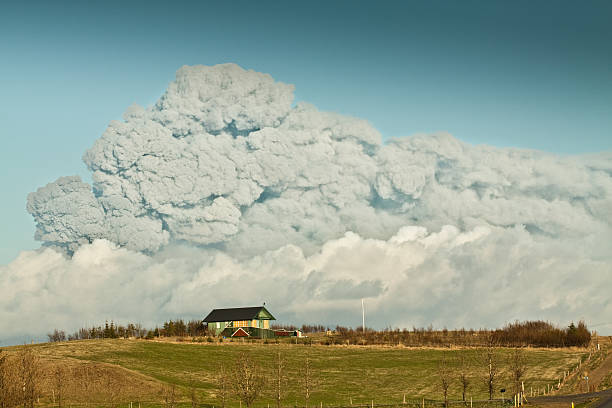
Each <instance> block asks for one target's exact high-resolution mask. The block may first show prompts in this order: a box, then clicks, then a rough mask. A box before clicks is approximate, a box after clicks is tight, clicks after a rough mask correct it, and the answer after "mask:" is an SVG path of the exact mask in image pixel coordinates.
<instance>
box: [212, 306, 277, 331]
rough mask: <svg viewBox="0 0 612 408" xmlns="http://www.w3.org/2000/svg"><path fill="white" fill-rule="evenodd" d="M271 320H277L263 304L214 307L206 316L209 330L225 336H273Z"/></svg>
mask: <svg viewBox="0 0 612 408" xmlns="http://www.w3.org/2000/svg"><path fill="white" fill-rule="evenodd" d="M270 320H276V318H274V316H272V313H270V312H269V311H268V310H267V309H266V308H265V307H263V306H255V307H237V308H232V309H213V311H212V312H210V313H209V314H208V316H206V317H205V318H204V323H206V325H207V328H208V332H209V333H211V334H213V335H215V336H218V335H222V336H223V337H253V338H271V337H274V331H273V330H270ZM239 329H241V330H239Z"/></svg>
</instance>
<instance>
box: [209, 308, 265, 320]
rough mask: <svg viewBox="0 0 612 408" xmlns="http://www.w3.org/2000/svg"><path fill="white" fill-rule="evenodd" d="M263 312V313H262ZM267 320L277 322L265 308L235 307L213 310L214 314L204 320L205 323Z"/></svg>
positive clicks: (211, 313)
mask: <svg viewBox="0 0 612 408" xmlns="http://www.w3.org/2000/svg"><path fill="white" fill-rule="evenodd" d="M262 312H263V313H262ZM253 319H266V320H276V319H275V318H274V316H272V313H270V312H268V310H267V309H266V308H265V307H263V306H255V307H235V308H232V309H213V311H212V312H210V313H209V314H208V316H206V317H205V318H204V322H206V323H212V322H229V321H232V320H253Z"/></svg>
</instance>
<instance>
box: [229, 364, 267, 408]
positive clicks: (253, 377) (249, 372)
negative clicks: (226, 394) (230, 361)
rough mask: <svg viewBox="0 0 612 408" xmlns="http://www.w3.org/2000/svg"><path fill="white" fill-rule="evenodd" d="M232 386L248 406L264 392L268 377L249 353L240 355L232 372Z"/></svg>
mask: <svg viewBox="0 0 612 408" xmlns="http://www.w3.org/2000/svg"><path fill="white" fill-rule="evenodd" d="M230 378H231V386H232V388H233V391H234V393H235V394H236V396H237V397H238V399H240V401H242V402H243V403H244V404H245V405H246V407H247V408H251V407H252V406H253V402H255V400H256V399H257V397H259V395H260V394H261V393H262V392H263V390H264V387H265V383H266V377H265V375H264V373H263V371H262V369H261V367H260V366H259V364H257V363H256V362H255V361H254V360H253V359H252V358H251V357H250V356H249V355H248V354H246V353H241V354H239V355H238V358H237V360H236V363H235V364H234V367H233V370H232V371H231V373H230Z"/></svg>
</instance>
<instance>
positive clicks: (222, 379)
mask: <svg viewBox="0 0 612 408" xmlns="http://www.w3.org/2000/svg"><path fill="white" fill-rule="evenodd" d="M229 380H230V379H229V374H228V372H227V370H226V369H225V366H224V365H223V364H221V365H220V366H219V371H218V372H217V395H218V397H219V398H220V399H221V401H220V402H221V408H225V403H226V402H227V393H228V389H229V383H230V381H229Z"/></svg>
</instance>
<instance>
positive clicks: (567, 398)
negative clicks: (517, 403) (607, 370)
mask: <svg viewBox="0 0 612 408" xmlns="http://www.w3.org/2000/svg"><path fill="white" fill-rule="evenodd" d="M595 399H597V400H598V401H597V403H595V404H594V405H593V408H612V388H610V389H607V390H605V391H599V392H589V393H586V394H575V395H553V396H547V397H533V398H529V401H528V404H529V405H532V406H536V407H541V408H545V407H550V408H553V407H570V406H571V404H572V402H573V403H574V404H580V403H583V402H588V401H592V400H595Z"/></svg>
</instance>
